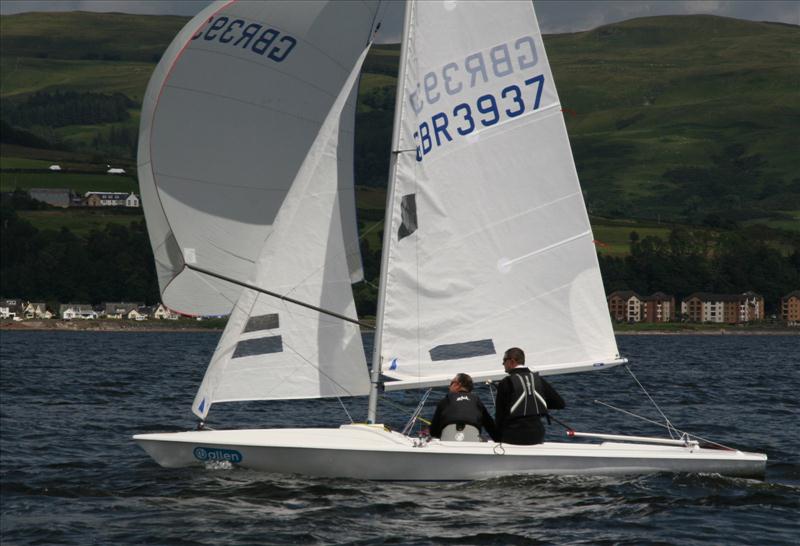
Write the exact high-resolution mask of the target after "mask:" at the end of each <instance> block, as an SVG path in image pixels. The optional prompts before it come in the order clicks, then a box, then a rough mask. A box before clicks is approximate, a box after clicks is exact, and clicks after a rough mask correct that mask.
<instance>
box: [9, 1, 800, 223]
mask: <svg viewBox="0 0 800 546" xmlns="http://www.w3.org/2000/svg"><path fill="white" fill-rule="evenodd" d="M185 21H186V18H182V17H163V16H142V15H125V14H108V13H81V12H73V13H30V14H19V15H10V16H3V17H0V30H1V31H2V35H1V37H0V46H1V49H0V51H2V54H1V55H0V68H2V79H0V100H2V106H3V112H4V117H9V116H10V113H11V112H12V110H13V111H14V112H15V113H16V112H18V111H19V110H20V109H22V110H25V109H26V108H28V109H29V110H30V108H31V106H30V105H29V104H28V103H30V102H31V101H32V97H34V96H35V95H34V94H36V93H44V94H45V95H44V99H45V102H46V99H47V97H48V96H50V97H51V102H52V100H54V99H53V98H52V97H53V96H55V95H54V94H55V93H63V92H68V91H74V92H77V93H83V94H84V95H82V96H86V97H88V96H89V94H90V93H104V94H107V95H109V96H110V95H113V94H114V93H121V94H123V95H125V96H127V97H128V98H129V99H131V100H132V101H133V104H137V105H138V104H139V103H140V101H141V97H142V95H143V93H144V89H145V86H146V83H147V80H148V78H149V75H150V73H151V71H152V69H153V67H154V66H155V63H156V61H157V60H158V58H159V57H160V55H161V53H162V52H163V50H164V49H165V48H166V46H167V45H168V43H169V42H170V40H171V39H172V37H173V36H174V35H175V33H176V32H177V31H178V29H180V28H181V26H182V25H183V24H184V23H185ZM545 43H546V46H547V51H548V56H549V59H550V64H551V67H552V70H553V72H554V75H555V78H556V82H557V85H558V90H559V95H560V97H561V102H562V105H563V107H564V109H565V117H566V120H567V126H568V129H569V133H570V139H571V143H572V147H573V152H574V155H575V160H576V164H577V167H578V171H579V174H580V177H581V182H582V185H583V188H584V190H585V195H586V200H587V204H588V206H589V209H590V213H591V214H592V215H593V216H599V217H611V218H622V217H624V218H639V219H644V220H655V221H664V222H681V223H694V224H705V225H708V226H710V227H725V226H731V225H739V226H744V225H751V224H754V223H761V224H765V225H769V226H772V227H775V228H780V229H784V230H786V229H789V230H795V231H798V232H800V222H798V218H800V175H798V174H797V172H798V164H799V163H800V161H798V159H797V157H798V154H797V150H798V149H800V131H799V130H798V127H800V92H798V89H800V68H798V66H799V65H798V62H797V59H798V58H800V28H798V27H795V26H791V25H781V24H772V23H756V22H749V21H741V20H736V19H728V18H722V17H713V16H701V15H698V16H665V17H649V18H641V19H634V20H630V21H625V22H622V23H617V24H612V25H607V26H604V27H600V28H597V29H595V30H592V31H588V32H581V33H574V34H560V35H552V36H545ZM397 63H398V47H397V46H391V45H383V46H376V47H374V48H373V50H372V51H371V53H370V55H369V56H368V58H367V61H366V63H365V69H364V74H363V75H362V78H361V81H360V89H359V91H360V92H359V99H360V100H359V105H358V114H357V116H358V117H357V133H356V139H357V140H356V175H357V183H359V184H361V185H368V186H381V185H383V184H385V179H386V173H387V171H388V158H389V140H390V132H391V123H392V110H393V108H394V87H395V82H396V77H395V74H396V71H397ZM48 94H50V95H48ZM40 99H41V96H40ZM40 101H41V100H40ZM46 106H47V107H50V106H52V105H49V104H46ZM7 114H8V115H7ZM15 119H24V116H22V117H20V116H16V118H15ZM137 125H138V112H137V107H132V108H130V109H129V112H128V114H127V115H121V114H120V115H118V116H117V118H114V119H112V120H111V121H107V120H106V121H102V122H99V121H98V122H90V123H84V124H80V125H65V126H42V125H27V126H26V125H16V126H15V127H16V129H19V130H20V131H25V132H27V133H30V134H31V135H32V136H33V137H35V138H37V139H43V140H44V141H45V142H46V143H48V144H47V145H46V146H44V148H43V147H42V145H35V146H33V145H31V144H30V143H29V142H27V141H26V143H20V142H7V141H6V140H5V139H4V143H3V150H2V162H3V168H4V169H7V168H12V167H13V166H16V165H22V164H25V162H26V161H42V162H48V161H53V160H54V157H55V155H56V152H54V150H56V149H57V150H58V152H57V153H58V155H59V156H60V157H61V159H60V160H61V161H68V160H69V158H68V157H67V158H65V157H64V156H65V154H66V155H69V154H75V155H74V157H73V164H74V166H76V168H79V169H82V170H87V169H89V168H90V165H91V164H93V163H103V164H105V163H111V162H113V163H115V164H121V163H124V164H126V165H131V164H132V163H133V162H134V154H135V139H136V128H137ZM20 145H24V146H25V148H24V149H25V150H26V153H25V155H17V154H14V153H13V150H19V149H23V148H20ZM36 150H38V152H37V151H36ZM81 165H82V167H81ZM13 168H26V167H13ZM8 180H9V178H8V177H7V176H5V175H4V176H3V186H4V189H5V188H6V187H7V186H8ZM26 184H27V182H26Z"/></svg>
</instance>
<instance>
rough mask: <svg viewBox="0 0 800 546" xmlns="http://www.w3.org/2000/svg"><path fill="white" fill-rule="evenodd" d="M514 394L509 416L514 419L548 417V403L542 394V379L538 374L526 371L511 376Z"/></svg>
mask: <svg viewBox="0 0 800 546" xmlns="http://www.w3.org/2000/svg"><path fill="white" fill-rule="evenodd" d="M510 376H511V385H512V386H513V388H514V394H513V396H512V397H511V400H512V402H511V408H510V410H509V412H508V416H509V417H510V418H512V419H516V418H519V417H533V416H546V415H547V403H546V402H545V400H544V397H543V396H542V395H541V393H542V392H543V391H544V388H543V387H542V379H541V378H540V377H539V374H538V373H531V372H530V370H525V371H521V372H517V373H512V374H510Z"/></svg>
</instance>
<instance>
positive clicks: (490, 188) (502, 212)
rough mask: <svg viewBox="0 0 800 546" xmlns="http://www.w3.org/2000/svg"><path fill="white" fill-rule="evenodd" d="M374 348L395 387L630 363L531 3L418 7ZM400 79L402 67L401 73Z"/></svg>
mask: <svg viewBox="0 0 800 546" xmlns="http://www.w3.org/2000/svg"><path fill="white" fill-rule="evenodd" d="M408 9H411V10H412V12H411V13H410V24H409V25H408V30H407V32H408V37H407V40H406V42H405V44H404V47H405V48H407V49H406V51H405V59H406V66H405V71H404V81H402V82H401V87H400V89H401V92H402V99H401V102H400V103H399V104H400V111H399V113H398V114H399V115H400V120H399V123H400V132H399V136H398V137H397V138H398V140H397V142H396V143H395V145H396V150H397V151H398V152H399V153H396V154H395V161H396V165H395V166H394V170H393V172H394V179H393V181H392V185H393V193H392V197H391V202H390V204H389V206H390V207H391V223H390V225H389V226H388V227H387V229H388V230H389V236H388V248H386V249H385V252H388V255H387V256H386V257H385V258H384V259H385V260H386V261H387V262H386V264H385V267H384V271H385V279H384V280H385V288H384V295H383V298H384V299H383V301H382V302H381V303H379V305H381V306H382V307H381V310H379V327H380V328H381V332H380V333H379V336H378V338H379V339H381V340H382V342H381V344H380V347H379V351H380V352H379V356H380V358H381V359H382V371H383V373H384V374H385V375H386V376H388V377H390V378H392V379H395V380H397V381H394V382H391V381H390V382H387V383H386V388H387V389H394V388H409V387H413V386H422V385H435V384H443V383H446V382H447V381H448V380H449V379H450V378H451V377H452V376H453V374H454V373H456V372H467V373H470V374H472V375H473V376H474V377H477V378H483V377H499V376H501V375H502V374H503V369H502V366H501V362H500V360H501V355H502V353H503V351H504V350H505V349H506V348H508V347H511V346H519V347H522V348H523V349H524V350H525V351H526V354H527V357H528V358H527V363H528V365H529V367H531V368H534V369H538V370H540V371H542V373H564V372H570V371H580V370H586V369H593V368H597V367H603V366H607V365H613V364H617V363H620V362H621V360H620V359H619V355H618V351H617V346H616V342H615V339H614V335H613V331H612V327H611V323H610V319H609V315H608V310H607V307H606V302H605V297H604V291H603V284H602V280H601V277H600V270H599V267H598V262H597V257H596V252H595V249H594V246H593V242H592V240H593V238H592V232H591V227H590V225H589V221H588V216H587V213H586V208H585V206H584V203H583V197H582V194H581V188H580V186H579V183H578V177H577V173H576V171H575V166H574V163H573V160H572V154H571V152H570V147H569V141H568V138H567V133H566V128H565V125H564V120H563V116H562V113H561V108H560V104H559V100H558V95H557V93H556V88H555V86H554V84H553V77H552V74H551V72H550V68H549V65H548V62H547V57H546V55H545V51H544V46H543V42H542V37H541V34H540V32H539V27H538V24H537V21H536V16H535V14H534V11H533V7H532V5H531V3H530V2H497V1H495V2H455V1H445V2H412V3H410V4H409V7H408ZM401 74H403V72H401Z"/></svg>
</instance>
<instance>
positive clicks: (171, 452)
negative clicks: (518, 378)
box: [134, 425, 767, 481]
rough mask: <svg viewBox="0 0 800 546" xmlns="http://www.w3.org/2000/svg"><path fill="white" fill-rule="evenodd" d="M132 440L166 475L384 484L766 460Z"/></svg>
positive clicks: (646, 448) (331, 435) (315, 442)
mask: <svg viewBox="0 0 800 546" xmlns="http://www.w3.org/2000/svg"><path fill="white" fill-rule="evenodd" d="M134 440H135V441H136V442H137V443H138V444H139V445H140V446H141V447H142V448H143V449H144V450H145V451H146V452H147V453H148V454H149V455H150V456H151V457H152V458H153V459H154V460H155V461H156V462H157V463H158V464H160V465H161V466H164V467H170V468H175V467H185V466H195V465H201V466H202V465H205V464H208V463H214V462H228V463H230V464H233V465H237V466H241V467H243V468H249V469H254V470H259V471H264V472H274V473H281V474H302V475H307V476H316V477H329V478H354V479H366V480H388V481H463V480H479V479H487V478H494V477H500V476H509V475H524V474H529V475H597V476H609V475H626V474H649V473H656V472H675V473H679V472H680V473H683V472H691V473H717V474H722V475H727V476H739V477H748V478H763V476H764V471H765V467H766V461H767V457H766V455H764V454H760V453H748V452H742V451H736V450H717V449H705V448H698V447H675V446H654V445H648V444H632V443H621V442H604V443H602V444H582V443H561V442H546V443H544V444H539V445H536V446H515V445H508V444H496V443H494V442H476V443H472V442H440V441H438V440H434V441H431V442H429V443H426V444H422V445H420V442H418V441H415V440H414V439H412V438H408V437H406V436H403V435H401V434H399V433H397V432H389V431H386V430H384V429H383V427H380V426H374V425H344V426H342V427H341V428H338V429H253V430H220V431H214V430H207V431H192V432H177V433H163V434H140V435H136V436H134Z"/></svg>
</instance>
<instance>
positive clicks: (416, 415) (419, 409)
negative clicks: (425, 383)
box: [403, 389, 433, 436]
mask: <svg viewBox="0 0 800 546" xmlns="http://www.w3.org/2000/svg"><path fill="white" fill-rule="evenodd" d="M432 390H433V389H428V390H427V392H425V394H423V395H422V398H421V399H420V401H419V404H417V409H416V410H414V414H413V415H412V416H411V419H409V420H408V422H407V423H406V426H404V427H403V435H404V436H406V435H408V433H409V432H410V431H411V429H412V428H414V423H415V422H416V421H417V419H419V418H420V417H419V414H420V413H422V409H423V408H424V407H425V402H427V401H428V395H429V394H430V393H431V391H432ZM428 424H430V423H428Z"/></svg>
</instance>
